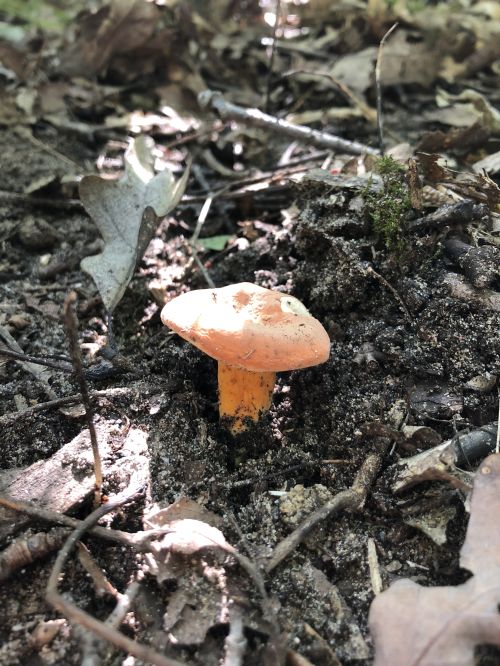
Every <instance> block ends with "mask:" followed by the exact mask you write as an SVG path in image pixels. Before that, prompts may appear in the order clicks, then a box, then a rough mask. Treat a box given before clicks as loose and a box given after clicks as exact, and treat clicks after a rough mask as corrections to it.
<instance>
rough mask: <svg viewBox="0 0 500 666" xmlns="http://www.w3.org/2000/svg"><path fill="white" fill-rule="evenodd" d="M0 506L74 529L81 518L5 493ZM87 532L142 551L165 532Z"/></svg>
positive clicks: (94, 530)
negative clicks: (44, 507)
mask: <svg viewBox="0 0 500 666" xmlns="http://www.w3.org/2000/svg"><path fill="white" fill-rule="evenodd" d="M0 506H4V507H5V508H7V509H10V510H11V511H19V512H20V513H25V514H26V515H27V516H30V517H31V518H35V519H36V520H43V521H44V522H47V523H55V524H56V525H65V526H66V527H71V528H72V529H76V528H77V527H80V526H81V525H82V522H83V521H81V520H78V519H77V518H71V517H70V516H66V515H65V514H64V513H58V512H57V511H51V510H50V509H42V508H41V507H39V506H36V505H34V504H31V503H30V502H23V501H22V500H16V499H13V498H11V497H8V496H6V495H0ZM89 534H91V535H92V536H95V537H99V538H100V539H105V540H106V541H113V542H114V543H119V544H121V545H122V546H123V545H125V546H130V547H131V548H135V549H136V550H138V551H142V550H143V549H144V548H147V544H148V543H149V541H151V539H153V538H155V537H158V538H159V537H161V536H162V535H164V534H165V530H164V529H153V530H144V531H142V532H123V531H122V530H114V529H111V528H107V527H100V526H97V527H93V528H92V529H91V530H89Z"/></svg>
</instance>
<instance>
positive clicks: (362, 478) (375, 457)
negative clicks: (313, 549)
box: [265, 438, 389, 573]
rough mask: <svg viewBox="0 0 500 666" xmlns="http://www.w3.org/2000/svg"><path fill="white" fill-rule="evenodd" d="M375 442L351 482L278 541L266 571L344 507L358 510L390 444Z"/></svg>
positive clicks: (382, 440)
mask: <svg viewBox="0 0 500 666" xmlns="http://www.w3.org/2000/svg"><path fill="white" fill-rule="evenodd" d="M377 442H378V451H376V452H375V453H370V454H369V455H368V456H367V458H366V460H365V461H364V462H363V464H362V465H361V467H360V470H359V472H358V473H357V474H356V478H355V479H354V482H353V484H352V486H351V487H350V488H348V489H347V490H342V491H341V492H339V493H338V494H337V495H335V496H334V497H333V498H332V499H331V500H329V501H328V502H326V504H324V505H323V506H321V507H320V508H319V509H317V510H316V511H314V512H313V513H311V514H310V515H309V516H308V517H307V518H306V519H305V520H304V522H303V523H302V524H301V525H299V527H297V529H295V530H294V531H293V532H292V533H291V534H289V535H288V536H287V537H286V538H285V539H283V541H280V543H278V545H277V546H276V548H275V549H274V552H273V554H272V556H271V559H270V560H269V562H268V563H267V565H266V567H265V569H266V572H267V573H269V572H271V571H272V570H273V569H275V568H276V567H277V566H278V564H280V562H282V561H283V560H284V559H285V558H286V557H288V555H290V554H291V553H292V552H293V551H294V550H295V549H296V548H297V547H298V546H299V545H300V544H301V543H302V541H304V539H305V538H306V537H307V535H308V534H309V533H310V532H311V530H313V529H314V528H315V527H316V526H317V525H319V523H321V522H323V521H324V520H326V519H327V518H330V517H331V516H333V515H335V514H336V513H339V512H340V511H342V510H344V509H350V510H351V511H359V510H360V509H361V508H362V506H363V504H364V502H365V500H366V497H367V495H368V491H369V490H370V486H371V484H372V483H373V481H374V480H375V478H376V476H377V474H378V471H379V469H380V466H381V464H382V459H383V457H384V454H385V452H386V450H387V448H388V446H389V440H388V439H385V438H378V440H377Z"/></svg>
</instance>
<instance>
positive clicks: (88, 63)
mask: <svg viewBox="0 0 500 666" xmlns="http://www.w3.org/2000/svg"><path fill="white" fill-rule="evenodd" d="M158 20H159V12H158V8H157V7H156V5H155V4H154V3H152V2H143V0H111V2H109V3H108V4H106V5H104V6H103V7H101V8H100V9H98V10H97V11H96V12H92V11H90V10H89V11H87V12H86V13H83V14H81V15H80V16H79V17H78V21H79V25H78V35H77V37H76V39H74V40H73V41H72V42H71V43H70V44H69V45H68V46H67V47H66V50H65V51H64V52H63V54H62V56H61V69H62V71H64V72H65V73H66V74H69V75H70V76H75V75H76V76H78V75H80V76H89V77H91V76H92V75H96V74H102V73H103V72H104V71H105V70H106V68H107V66H108V64H109V62H110V61H111V58H112V57H113V56H114V55H115V54H118V53H124V52H127V53H129V54H130V51H132V50H133V49H135V48H137V47H138V46H141V45H142V44H144V43H145V42H146V41H147V40H148V39H149V38H150V37H151V35H152V34H153V31H154V29H155V27H156V25H157V24H158Z"/></svg>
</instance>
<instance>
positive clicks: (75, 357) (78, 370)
mask: <svg viewBox="0 0 500 666" xmlns="http://www.w3.org/2000/svg"><path fill="white" fill-rule="evenodd" d="M76 299H77V296H76V293H75V292H74V291H71V292H70V293H69V294H68V295H67V296H66V299H65V301H64V323H65V326H66V332H67V334H68V342H69V349H70V352H71V359H72V361H73V368H74V371H75V376H76V380H77V382H78V385H79V387H80V393H81V394H82V402H83V406H84V407H85V418H86V421H87V426H88V429H89V433H90V442H91V444H92V453H93V456H94V474H95V485H96V494H95V503H96V505H98V504H100V502H101V495H102V462H101V454H100V453H99V443H98V441H97V434H96V431H95V426H94V410H93V408H92V401H91V400H90V395H89V389H88V386H87V380H86V379H85V373H84V371H83V364H82V356H81V353H80V347H79V346H78V338H77V331H78V320H77V318H76V313H75V311H74V309H73V304H74V303H75V301H76Z"/></svg>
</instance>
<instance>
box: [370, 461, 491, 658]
mask: <svg viewBox="0 0 500 666" xmlns="http://www.w3.org/2000/svg"><path fill="white" fill-rule="evenodd" d="M499 517H500V455H498V454H497V455H492V456H489V457H488V458H486V460H485V461H484V462H483V463H482V465H481V466H480V468H479V469H478V471H477V472H476V476H475V480H474V488H473V491H472V500H471V515H470V520H469V526H468V529H467V535H466V538H465V543H464V545H463V547H462V550H461V558H460V565H461V566H462V567H463V568H465V569H468V570H469V571H471V572H472V573H473V574H474V575H473V576H472V578H470V579H469V580H468V581H467V582H465V583H464V584H463V585H457V586H456V587H453V586H447V587H435V588H429V587H422V586H420V585H418V584H417V583H414V582H413V581H412V580H409V579H403V580H399V581H397V582H396V583H394V584H393V585H391V587H390V588H389V589H388V590H386V591H385V592H382V594H380V595H378V596H377V597H376V598H375V599H374V601H373V603H372V605H371V609H370V615H369V625H370V629H371V632H372V635H373V638H374V642H375V662H374V663H375V666H382V665H385V664H397V665H398V666H417V664H418V666H436V665H437V664H443V665H444V664H453V666H472V665H473V664H474V663H475V661H474V648H475V647H476V646H478V645H485V644H490V645H496V646H498V647H500V614H499V612H498V606H499V604H500V584H499V581H500V527H499V526H500V520H499Z"/></svg>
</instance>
